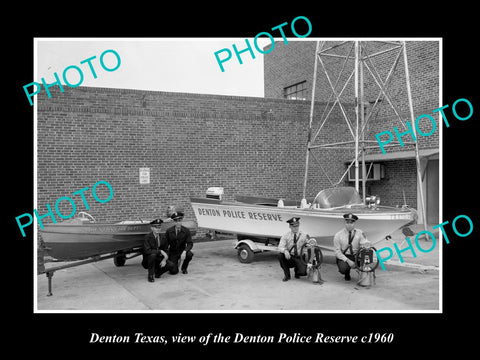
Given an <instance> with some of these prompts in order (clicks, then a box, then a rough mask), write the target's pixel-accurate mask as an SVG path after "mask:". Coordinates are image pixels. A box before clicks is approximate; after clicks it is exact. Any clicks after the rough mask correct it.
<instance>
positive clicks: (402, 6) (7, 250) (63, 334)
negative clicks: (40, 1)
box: [2, 2, 480, 357]
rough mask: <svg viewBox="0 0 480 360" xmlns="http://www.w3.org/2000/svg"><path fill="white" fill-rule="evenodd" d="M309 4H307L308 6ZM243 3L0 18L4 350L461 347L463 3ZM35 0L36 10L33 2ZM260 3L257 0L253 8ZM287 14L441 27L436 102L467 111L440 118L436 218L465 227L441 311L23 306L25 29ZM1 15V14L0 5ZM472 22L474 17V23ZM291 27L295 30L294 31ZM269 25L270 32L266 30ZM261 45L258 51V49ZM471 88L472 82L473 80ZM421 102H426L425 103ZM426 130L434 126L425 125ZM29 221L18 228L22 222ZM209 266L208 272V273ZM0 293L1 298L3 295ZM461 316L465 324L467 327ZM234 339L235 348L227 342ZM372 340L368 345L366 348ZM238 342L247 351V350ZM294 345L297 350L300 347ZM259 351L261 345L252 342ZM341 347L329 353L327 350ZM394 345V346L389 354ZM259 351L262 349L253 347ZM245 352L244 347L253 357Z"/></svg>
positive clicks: (470, 136) (377, 32)
mask: <svg viewBox="0 0 480 360" xmlns="http://www.w3.org/2000/svg"><path fill="white" fill-rule="evenodd" d="M312 4H315V6H313V5H312ZM259 5H260V4H259V3H258V4H257V5H256V6H253V7H252V6H247V4H246V3H243V2H242V3H235V4H233V3H221V4H219V5H216V6H214V5H206V4H202V5H196V6H195V8H193V7H192V6H191V5H187V4H186V3H184V4H181V6H180V7H179V8H178V9H176V8H174V7H172V6H170V5H169V6H170V7H164V6H163V5H161V4H160V3H158V4H149V5H147V4H142V5H141V4H140V3H138V4H128V5H124V4H120V3H117V4H114V3H112V4H111V5H109V6H108V7H107V9H105V10H104V11H100V10H99V8H98V5H97V4H90V3H85V4H80V3H78V4H75V3H74V4H72V6H71V7H69V8H68V9H69V10H67V9H66V8H64V7H55V6H54V5H53V3H48V4H44V5H42V6H40V5H34V6H30V7H29V8H28V9H21V10H19V11H18V13H15V14H16V15H15V16H13V10H11V9H12V8H10V12H11V13H12V21H10V22H4V23H3V24H2V28H3V30H4V31H3V34H4V42H5V41H6V45H5V51H4V52H3V53H4V55H3V57H2V58H3V59H2V62H3V63H4V66H3V67H2V68H3V73H4V76H5V77H6V78H7V81H5V80H4V81H3V89H2V94H3V96H2V98H3V99H4V100H5V101H4V103H3V108H4V114H6V116H5V117H4V126H5V127H4V134H6V136H4V141H3V145H2V146H3V149H4V151H3V155H4V159H5V160H6V164H5V170H4V171H3V178H4V182H3V193H4V194H5V195H6V197H7V206H6V208H7V210H6V211H4V213H5V215H4V217H3V219H4V223H6V224H7V228H8V231H7V236H4V237H3V249H4V251H3V256H4V258H5V259H6V260H7V261H6V264H5V265H4V271H3V275H4V276H3V279H4V280H7V281H6V283H5V281H4V282H3V286H2V288H3V290H2V297H3V298H4V303H5V305H4V307H5V312H4V314H5V315H4V316H5V318H4V321H2V325H3V328H4V330H5V331H6V333H7V335H5V336H6V343H7V344H8V346H9V347H10V346H11V347H12V349H16V350H26V349H31V350H33V351H34V352H35V353H37V354H39V355H45V356H47V355H48V354H52V355H54V356H69V355H73V354H75V355H78V356H83V355H88V356H91V355H92V354H96V353H97V352H101V354H108V355H114V354H118V355H125V356H145V355H147V353H151V354H152V355H157V356H163V355H166V354H167V353H172V354H177V356H178V355H179V354H182V353H184V355H185V356H189V355H190V354H191V355H193V356H202V354H204V353H206V352H210V351H216V352H220V353H224V354H228V356H233V354H238V355H239V356H243V355H245V354H246V355H247V356H248V357H250V356H254V355H260V354H262V353H261V352H260V350H267V351H268V353H267V354H270V353H271V352H279V353H281V354H283V355H286V354H287V353H291V354H293V355H295V356H310V355H307V354H316V355H318V356H320V354H323V353H324V352H325V351H327V352H329V353H330V352H336V353H338V352H339V351H344V350H349V351H348V352H347V353H345V354H350V355H351V356H356V355H354V354H355V353H354V352H353V351H354V350H358V351H359V353H358V354H359V355H360V354H365V355H367V356H374V357H375V356H392V355H394V354H395V352H396V351H398V350H403V351H404V352H403V353H402V354H405V355H407V356H410V355H415V356H422V355H424V356H426V355H432V354H433V353H437V352H438V351H441V350H443V349H445V350H447V349H452V350H454V351H455V347H457V346H461V348H462V350H463V351H467V350H468V348H473V346H474V345H475V331H474V330H472V329H475V327H476V322H475V321H474V316H475V315H476V314H477V308H476V306H475V305H476V304H477V302H478V298H477V295H475V293H476V288H477V287H478V284H479V280H478V275H477V273H478V271H477V270H476V266H475V265H476V263H478V261H479V260H478V255H477V254H478V251H477V246H476V242H477V241H478V229H477V227H476V226H479V225H478V224H479V217H478V213H479V211H478V210H477V206H478V205H477V202H478V199H479V197H480V196H479V195H478V186H477V179H478V176H477V174H476V171H477V167H478V166H477V163H478V153H479V151H478V150H477V147H476V146H474V144H475V142H476V141H478V140H477V138H478V136H477V131H478V129H479V126H478V122H479V119H478V118H479V116H478V114H479V112H480V104H479V101H478V90H476V87H477V86H478V71H479V69H478V65H477V64H478V56H477V55H476V54H477V53H478V46H477V41H476V37H475V36H474V29H475V28H478V19H474V16H473V13H474V12H475V11H476V10H474V9H473V7H469V6H467V5H462V4H460V3H459V2H455V3H454V4H448V7H446V6H444V5H439V6H438V7H437V8H433V7H432V6H430V7H429V8H426V9H419V8H418V7H417V5H418V4H417V5H411V4H407V3H405V2H401V3H400V2H395V3H390V2H388V3H387V2H383V3H380V4H376V3H373V2H368V3H365V4H362V3H358V4H357V5H356V6H349V5H348V4H346V3H337V4H333V5H331V6H330V7H326V5H325V4H324V3H322V2H320V3H318V4H317V3H311V4H310V5H304V4H301V5H300V4H299V5H298V6H296V4H289V6H288V7H285V6H284V5H281V4H280V3H275V5H266V6H264V9H262V10H261V11H260V9H258V10H257V7H259ZM37 7H38V8H42V9H43V10H39V9H36V8H37ZM265 8H266V9H265ZM297 16H306V17H307V18H308V19H309V20H310V21H311V23H312V27H313V31H312V33H311V34H310V36H309V37H370V36H371V37H379V36H383V37H396V36H397V37H442V38H443V55H444V57H443V104H450V106H451V105H452V104H453V102H454V101H455V100H457V99H459V98H467V99H468V100H469V101H470V102H471V103H472V104H473V108H474V113H473V116H472V117H471V118H470V119H469V120H467V121H458V120H456V119H454V117H453V115H452V114H451V110H449V109H447V111H446V114H447V115H450V116H449V120H450V127H449V128H448V129H447V128H446V127H445V126H444V128H443V219H444V221H445V220H449V221H450V222H451V221H452V220H453V219H454V218H455V217H456V216H458V215H460V214H465V215H468V216H469V217H470V218H471V219H472V221H473V223H474V226H475V228H474V232H473V233H472V234H471V235H470V236H468V237H466V238H459V237H457V236H455V234H454V233H453V232H452V231H451V230H449V231H448V235H449V238H450V240H451V243H450V244H448V245H444V250H443V254H444V255H443V266H444V273H443V276H444V278H443V313H442V314H421V313H420V314H418V313H409V314H395V313H387V314H384V313H381V314H378V313H377V314H370V313H366V314H342V313H339V314H225V313H219V314H34V313H33V309H34V303H33V301H34V296H33V277H32V274H33V273H34V271H33V264H31V259H32V257H33V254H32V241H36V240H34V239H32V238H33V231H30V230H27V235H28V236H27V237H26V238H22V237H21V235H20V234H19V231H18V227H17V225H16V222H15V216H18V215H19V214H23V213H26V212H30V213H31V212H32V210H33V107H30V105H29V104H28V101H26V97H25V93H24V91H23V85H25V84H28V83H30V82H32V81H34V80H35V79H33V38H34V37H239V38H242V39H243V38H246V37H254V36H255V35H256V34H257V33H259V32H262V31H268V30H269V29H271V28H272V27H274V26H277V25H279V24H281V23H283V22H289V24H290V22H291V21H292V20H293V19H294V18H295V17H297ZM7 17H8V16H7ZM476 22H477V23H476ZM298 32H299V33H304V32H302V31H300V29H299V30H298ZM274 35H275V36H276V34H274ZM266 56H268V55H266ZM474 89H475V90H476V91H474ZM432 110H433V109H432ZM437 131H438V130H437ZM29 231H30V232H29ZM219 276H220V275H219ZM5 300H6V301H5ZM472 325H473V328H472ZM91 332H97V333H100V334H118V335H132V334H134V333H135V332H143V333H144V334H148V335H157V334H158V335H176V334H178V333H179V332H181V333H182V334H187V335H196V336H197V337H198V336H201V335H206V334H208V333H220V332H221V333H223V334H224V335H234V334H235V333H236V332H240V333H243V334H244V335H253V336H256V335H258V334H263V335H274V336H278V334H279V333H280V332H285V333H289V334H292V333H294V332H300V333H302V334H304V335H314V334H316V333H317V332H323V333H325V334H326V335H358V336H361V335H368V334H369V333H371V332H374V333H375V332H378V333H394V334H395V338H394V342H393V343H391V344H378V343H377V344H370V345H362V344H357V345H352V344H349V345H339V344H331V345H327V344H301V345H292V344H289V345H277V344H275V345H272V344H265V345H258V344H257V345H255V344H229V345H222V344H211V343H210V344H209V345H208V346H202V345H199V344H198V343H195V344H193V345H181V346H180V345H174V344H171V343H170V344H169V345H167V346H162V345H155V344H143V345H135V344H128V345H120V344H89V343H88V341H89V339H90V334H91ZM232 350H233V351H235V350H237V351H238V352H232ZM373 350H374V351H373ZM247 351H248V352H247ZM304 351H305V353H304ZM263 354H265V353H263ZM338 354H341V353H338ZM397 354H399V353H397ZM263 356H265V355H263ZM254 357H255V356H254Z"/></svg>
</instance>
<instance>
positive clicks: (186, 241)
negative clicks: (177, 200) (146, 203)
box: [165, 211, 193, 275]
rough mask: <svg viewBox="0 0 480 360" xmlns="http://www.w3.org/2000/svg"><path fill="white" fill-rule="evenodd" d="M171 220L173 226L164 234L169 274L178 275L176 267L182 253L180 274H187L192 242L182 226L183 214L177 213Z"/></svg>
mask: <svg viewBox="0 0 480 360" xmlns="http://www.w3.org/2000/svg"><path fill="white" fill-rule="evenodd" d="M171 218H172V220H173V221H174V222H175V225H174V226H172V227H170V228H169V229H168V230H167V231H166V232H165V239H166V240H167V246H168V256H169V262H170V263H171V270H170V274H172V275H175V274H178V267H179V262H180V257H181V256H182V252H183V251H185V259H184V260H183V263H182V268H181V269H182V274H188V271H187V268H188V264H189V263H190V260H192V258H193V252H192V251H191V250H192V247H193V242H192V235H191V234H190V230H189V229H188V228H186V227H185V226H183V225H182V220H183V213H182V212H180V211H177V212H175V213H173V214H172V216H171Z"/></svg>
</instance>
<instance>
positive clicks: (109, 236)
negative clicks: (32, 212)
mask: <svg viewBox="0 0 480 360" xmlns="http://www.w3.org/2000/svg"><path fill="white" fill-rule="evenodd" d="M173 225H174V223H173V222H165V223H163V224H162V230H161V232H162V233H164V232H165V231H166V230H167V229H168V228H169V227H171V226H173ZM183 225H184V226H186V227H187V228H189V229H190V231H191V232H192V235H194V234H195V233H196V224H195V222H193V221H183ZM150 231H151V229H150V224H149V223H148V222H129V223H83V224H78V223H76V224H72V223H58V224H45V225H44V228H43V229H42V230H40V234H41V236H42V239H43V242H44V244H45V247H46V255H49V256H51V257H53V258H55V259H57V260H64V261H72V260H81V259H85V258H89V257H93V256H99V255H102V254H109V253H115V252H118V251H122V250H123V251H127V250H132V249H137V248H138V249H140V248H142V247H143V242H144V239H145V235H147V234H148V233H149V232H150Z"/></svg>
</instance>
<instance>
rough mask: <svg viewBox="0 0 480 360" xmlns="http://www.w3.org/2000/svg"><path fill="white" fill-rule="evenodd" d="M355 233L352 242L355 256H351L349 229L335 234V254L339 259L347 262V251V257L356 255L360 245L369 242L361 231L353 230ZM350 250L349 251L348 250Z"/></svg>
mask: <svg viewBox="0 0 480 360" xmlns="http://www.w3.org/2000/svg"><path fill="white" fill-rule="evenodd" d="M352 231H353V232H354V236H353V240H352V250H353V254H350V250H349V249H348V239H349V233H348V231H347V229H345V228H343V229H342V230H340V231H339V232H337V233H336V234H335V236H334V237H333V246H334V248H335V249H334V252H335V256H336V257H337V259H340V260H343V261H347V257H346V256H345V251H346V254H347V255H355V254H356V253H357V251H358V249H359V248H360V245H363V244H365V243H366V242H367V237H366V236H365V234H364V233H363V231H362V230H360V229H353V230H352ZM347 249H348V250H347Z"/></svg>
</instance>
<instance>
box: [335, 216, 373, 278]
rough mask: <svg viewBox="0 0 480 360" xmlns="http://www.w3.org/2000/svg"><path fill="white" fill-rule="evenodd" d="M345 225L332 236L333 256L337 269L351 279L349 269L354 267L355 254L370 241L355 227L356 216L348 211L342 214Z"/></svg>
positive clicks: (367, 245)
mask: <svg viewBox="0 0 480 360" xmlns="http://www.w3.org/2000/svg"><path fill="white" fill-rule="evenodd" d="M343 218H344V219H345V227H344V228H343V229H342V230H340V231H339V232H337V233H336V234H335V236H334V237H333V246H334V248H335V249H334V252H335V257H336V258H337V266H338V271H339V272H340V273H341V274H343V275H345V280H347V281H348V280H351V277H350V269H354V268H355V267H356V264H355V254H356V253H357V252H358V250H359V249H360V248H361V247H369V246H370V242H369V241H368V240H367V237H366V236H365V234H364V233H363V231H362V230H360V229H355V222H356V221H357V220H358V216H356V215H354V214H352V213H348V214H345V215H343Z"/></svg>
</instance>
